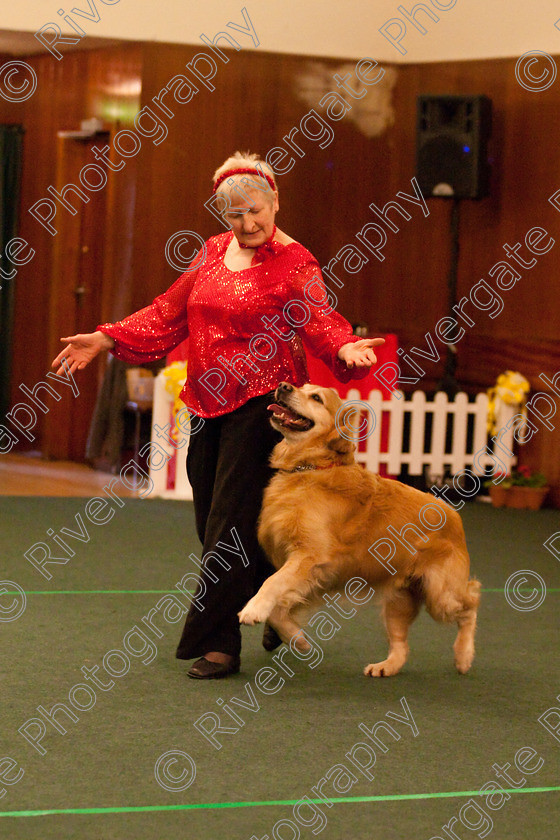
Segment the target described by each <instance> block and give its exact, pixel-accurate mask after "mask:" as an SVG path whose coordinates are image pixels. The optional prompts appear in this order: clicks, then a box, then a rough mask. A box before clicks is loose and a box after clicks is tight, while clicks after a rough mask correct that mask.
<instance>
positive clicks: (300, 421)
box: [267, 400, 315, 432]
mask: <svg viewBox="0 0 560 840" xmlns="http://www.w3.org/2000/svg"><path fill="white" fill-rule="evenodd" d="M267 408H268V410H269V411H272V419H273V420H274V421H275V422H276V423H277V424H278V425H279V426H284V427H285V428H287V429H293V430H294V431H297V432H306V431H307V430H308V429H311V428H312V426H314V425H315V424H314V422H313V420H310V419H309V417H304V416H303V415H302V414H298V413H297V412H295V411H294V410H293V409H291V408H290V407H289V406H287V405H286V404H285V403H283V402H281V401H280V400H278V402H275V403H272V404H271V405H269V406H267Z"/></svg>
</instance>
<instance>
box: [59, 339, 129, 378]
mask: <svg viewBox="0 0 560 840" xmlns="http://www.w3.org/2000/svg"><path fill="white" fill-rule="evenodd" d="M60 340H61V341H67V342H68V343H67V345H66V347H65V348H64V350H61V351H60V353H59V354H58V356H57V357H56V359H54V361H53V363H52V367H56V366H57V365H59V367H58V370H57V371H56V373H57V374H58V375H59V376H60V374H61V373H62V371H63V370H64V367H63V366H62V360H63V359H66V366H67V368H70V373H74V372H75V371H76V370H82V368H85V367H86V365H89V363H90V362H91V361H92V359H95V357H96V356H97V355H98V353H101V351H102V350H110V349H111V348H112V347H113V346H114V341H113V339H112V338H111V337H110V336H108V335H105V333H102V332H99V330H97V332H94V333H82V334H80V335H69V336H66V338H61V339H60Z"/></svg>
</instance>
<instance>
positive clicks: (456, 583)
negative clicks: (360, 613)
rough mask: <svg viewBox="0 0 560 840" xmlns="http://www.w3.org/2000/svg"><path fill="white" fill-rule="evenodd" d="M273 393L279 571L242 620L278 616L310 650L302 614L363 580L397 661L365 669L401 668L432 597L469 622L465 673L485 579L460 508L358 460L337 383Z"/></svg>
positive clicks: (272, 530)
mask: <svg viewBox="0 0 560 840" xmlns="http://www.w3.org/2000/svg"><path fill="white" fill-rule="evenodd" d="M274 399H275V403H274V404H273V405H271V406H269V409H270V410H271V411H272V412H273V414H272V417H271V423H272V425H273V426H274V428H276V429H279V430H280V431H281V432H282V435H283V436H284V439H283V440H282V441H281V442H280V443H279V444H278V445H277V446H276V447H275V449H274V451H273V453H272V457H271V461H270V463H271V465H272V466H273V467H274V468H275V469H276V470H277V473H276V475H275V476H274V477H273V479H272V481H271V482H270V484H269V486H268V487H267V489H266V490H265V494H264V499H263V507H262V511H261V515H260V519H259V528H258V537H259V542H260V543H261V545H262V547H263V549H264V550H265V552H266V553H267V555H268V557H269V558H270V560H271V562H272V563H273V564H274V566H275V567H276V569H277V570H278V571H276V572H275V573H274V574H273V575H272V576H271V577H269V578H268V579H267V580H266V581H265V582H264V583H263V585H262V586H261V588H260V589H259V591H258V592H257V594H256V595H255V596H254V597H253V598H251V600H250V601H249V602H248V603H247V604H246V605H245V607H244V608H243V610H241V612H240V613H239V620H240V622H241V623H243V624H257V623H259V622H262V621H268V623H269V624H270V625H272V627H273V628H274V629H275V630H276V632H277V633H278V635H279V636H280V638H281V639H282V640H283V641H285V642H289V641H290V639H293V641H292V644H293V643H294V642H296V643H297V646H298V648H299V649H301V650H306V649H308V648H309V644H308V643H307V642H306V641H305V636H304V634H303V633H302V630H301V620H302V618H303V616H305V615H307V614H309V611H313V610H316V609H318V607H319V606H320V605H323V606H324V604H323V602H322V599H321V596H322V595H323V594H324V593H331V592H343V591H344V587H345V584H346V583H347V582H348V581H349V580H351V579H352V578H356V577H358V578H362V580H364V581H366V582H367V583H368V584H370V586H371V587H373V588H374V589H375V592H376V595H381V599H382V606H383V618H384V622H385V628H386V631H387V637H388V641H389V654H388V656H387V659H385V660H383V661H382V662H377V663H374V664H370V665H367V666H366V667H365V669H364V674H365V675H366V676H371V677H388V676H391V675H393V674H396V673H398V671H400V669H401V668H402V666H403V665H404V663H405V662H406V659H407V656H408V650H409V648H408V643H407V636H408V629H409V627H410V625H411V624H412V622H413V621H414V619H415V618H416V616H417V614H418V611H419V609H420V607H421V605H422V604H423V603H424V604H425V605H426V608H427V610H428V612H429V614H430V615H431V616H432V618H434V619H435V620H436V621H443V622H455V623H456V624H457V625H458V628H459V632H458V634H457V637H456V639H455V643H454V645H453V650H454V654H455V667H456V668H457V670H458V671H459V673H461V674H464V673H466V672H467V671H468V670H469V668H470V666H471V663H472V661H473V658H474V634H475V627H476V614H477V608H478V603H479V600H480V594H479V590H480V583H479V582H478V581H477V580H474V579H469V555H468V552H467V546H466V542H465V534H464V531H463V526H462V522H461V518H460V517H459V515H458V514H457V512H456V511H455V510H454V509H453V508H452V507H450V506H449V505H448V504H446V503H445V502H443V501H442V500H441V499H437V498H436V497H435V496H433V495H432V494H429V493H421V492H420V491H418V490H415V489H413V488H411V487H407V486H406V485H404V484H402V483H401V482H399V481H395V480H393V479H388V478H382V477H380V476H378V475H374V474H373V473H371V472H369V471H367V470H365V469H364V468H363V467H361V466H360V465H359V464H357V463H356V462H355V460H354V454H353V453H354V451H355V446H354V444H353V443H352V433H351V426H350V423H351V422H352V417H351V415H353V416H354V417H355V416H356V408H355V406H354V407H352V405H351V404H349V405H348V406H345V405H344V403H342V401H341V400H340V399H339V397H338V396H337V394H336V392H335V391H334V390H332V389H330V388H320V387H318V386H316V385H304V386H303V387H302V388H295V387H293V386H292V385H289V384H287V383H285V382H283V383H281V384H280V385H279V386H278V388H277V389H276V392H275V397H274ZM364 586H365V584H364ZM296 634H297V635H296ZM294 637H295V638H294Z"/></svg>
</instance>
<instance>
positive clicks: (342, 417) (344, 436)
mask: <svg viewBox="0 0 560 840" xmlns="http://www.w3.org/2000/svg"><path fill="white" fill-rule="evenodd" d="M355 415H356V407H355V406H348V408H345V409H344V410H343V411H342V412H339V413H338V414H337V419H336V422H335V428H334V429H333V431H332V433H331V434H330V435H329V438H328V440H327V446H328V447H329V449H333V450H334V451H335V452H339V453H340V454H341V455H345V454H347V453H349V452H354V451H355V449H356V447H355V446H354V444H353V443H352V437H353V434H352V432H353V418H354V419H355Z"/></svg>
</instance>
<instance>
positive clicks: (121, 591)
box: [24, 589, 532, 595]
mask: <svg viewBox="0 0 560 840" xmlns="http://www.w3.org/2000/svg"><path fill="white" fill-rule="evenodd" d="M24 591H25V594H26V595H173V594H175V595H176V594H177V592H176V590H174V589H42V590H41V589H38V590H37V591H32V590H27V589H26V590H24ZM186 591H187V592H191V591H192V592H193V593H194V589H193V590H189V589H187V590H186ZM530 591H532V590H530Z"/></svg>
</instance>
